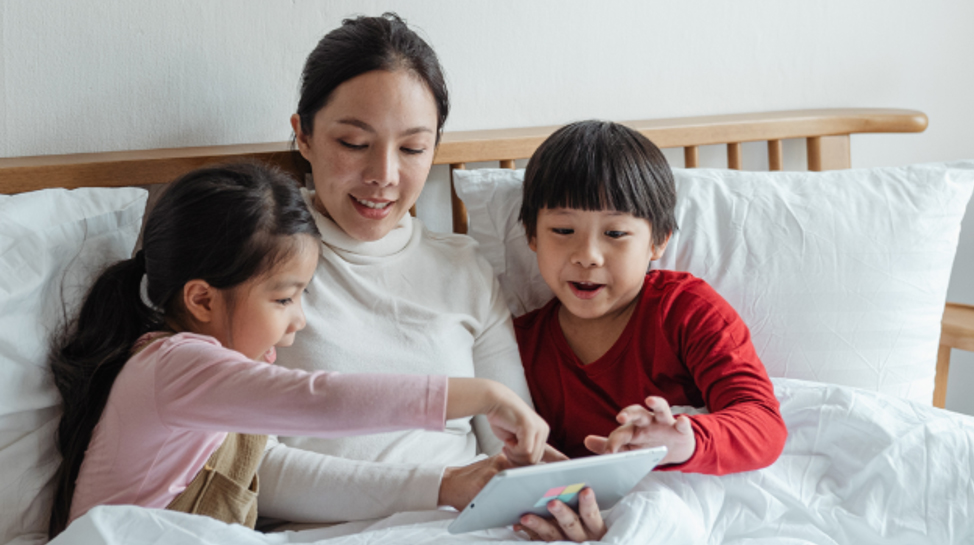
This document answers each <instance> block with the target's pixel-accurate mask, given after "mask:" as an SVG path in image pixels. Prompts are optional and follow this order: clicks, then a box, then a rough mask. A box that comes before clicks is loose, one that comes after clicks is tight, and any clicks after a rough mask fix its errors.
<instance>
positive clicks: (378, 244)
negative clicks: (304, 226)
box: [301, 189, 413, 261]
mask: <svg viewBox="0 0 974 545" xmlns="http://www.w3.org/2000/svg"><path fill="white" fill-rule="evenodd" d="M301 194H302V196H303V197H304V202H305V203H306V204H307V205H308V209H309V210H311V214H312V215H313V216H314V218H315V224H316V225H317V226H318V230H319V231H321V241H322V243H324V244H325V246H327V247H328V248H330V249H332V250H334V251H335V252H336V253H337V254H339V255H340V256H342V257H343V258H344V259H346V260H349V261H355V260H356V258H375V257H388V256H391V255H395V254H397V253H399V252H401V251H402V250H403V249H405V248H406V245H407V244H409V241H410V239H411V238H412V235H413V221H412V216H410V215H409V214H406V215H404V216H403V217H402V219H401V220H399V223H397V224H396V226H395V227H393V228H392V231H389V233H388V234H386V236H384V237H382V238H380V239H379V240H371V241H365V242H363V241H361V240H356V239H354V238H352V237H350V236H349V235H348V233H346V232H345V231H344V230H343V229H342V228H341V227H339V226H338V224H337V223H335V222H334V221H332V219H331V218H329V217H327V216H325V215H324V214H322V213H321V212H319V211H318V209H317V208H315V205H314V197H315V192H314V191H310V190H308V189H302V190H301Z"/></svg>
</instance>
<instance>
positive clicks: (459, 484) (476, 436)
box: [259, 14, 530, 523]
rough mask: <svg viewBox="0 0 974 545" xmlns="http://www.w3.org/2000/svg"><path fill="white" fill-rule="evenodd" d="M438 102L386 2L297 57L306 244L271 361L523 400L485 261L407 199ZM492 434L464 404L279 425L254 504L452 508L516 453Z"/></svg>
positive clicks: (443, 98) (437, 130)
mask: <svg viewBox="0 0 974 545" xmlns="http://www.w3.org/2000/svg"><path fill="white" fill-rule="evenodd" d="M448 110H449V101H448V97H447V90H446V85H445V83H444V80H443V74H442V71H441V69H440V66H439V62H438V61H437V58H436V54H435V53H434V52H433V50H432V48H430V47H429V45H427V44H426V42H424V41H423V40H422V39H421V38H419V36H417V35H416V34H415V33H414V32H413V31H411V30H409V28H408V27H407V26H406V25H405V23H404V22H403V21H402V20H401V19H399V17H398V16H396V15H392V14H386V15H384V16H383V17H360V18H357V19H352V20H346V21H344V22H343V24H342V26H341V27H340V28H338V29H336V30H334V31H332V32H330V33H329V34H328V35H326V36H325V37H324V38H323V39H322V40H321V42H319V44H318V46H317V47H316V48H315V49H314V51H312V52H311V54H310V55H309V56H308V60H307V63H306V65H305V68H304V72H303V77H302V85H301V99H300V102H299V104H298V111H297V113H295V114H294V115H293V116H292V117H291V125H292V127H293V128H294V134H295V141H296V144H297V148H298V150H299V151H300V152H301V154H302V155H303V156H304V157H305V158H306V159H307V160H308V161H309V162H310V163H311V169H312V176H313V179H314V191H313V192H306V193H305V197H306V201H307V203H308V205H309V207H310V208H311V209H312V210H313V213H314V215H315V218H316V221H317V225H318V228H319V230H320V231H321V233H322V245H321V249H322V255H321V258H320V260H319V262H318V267H317V271H316V274H315V278H314V281H313V282H312V284H311V285H309V287H308V293H307V295H306V296H305V297H306V299H305V309H306V317H307V328H306V331H305V333H304V334H303V335H302V336H300V337H299V338H298V339H297V340H296V342H295V344H294V346H292V347H290V348H287V349H282V350H280V352H279V355H278V360H277V361H278V362H279V364H281V365H285V366H288V367H294V368H301V369H306V370H329V371H344V372H389V373H416V374H429V373H440V374H447V375H450V376H458V377H464V376H477V377H484V378H491V379H494V380H497V381H499V382H502V383H504V384H506V385H508V386H510V387H511V388H512V389H513V390H514V391H515V392H517V393H518V395H520V396H521V397H522V398H523V399H525V400H526V401H529V400H530V399H529V393H528V388H527V385H526V383H525V380H524V372H523V369H522V367H521V362H520V358H519V355H518V349H517V344H516V341H515V337H514V331H513V327H512V323H511V318H510V314H509V312H508V310H507V308H506V306H505V304H504V299H503V297H502V296H501V293H500V288H499V286H498V284H497V281H496V280H495V279H494V276H493V273H492V271H491V268H490V266H489V265H488V264H487V263H486V262H485V261H484V260H483V259H481V258H479V257H478V256H477V255H476V253H475V251H474V243H473V241H472V240H471V239H469V238H467V237H463V236H458V235H451V234H438V233H431V232H429V231H427V230H426V228H425V227H424V226H423V224H422V223H421V222H420V221H419V220H416V219H414V218H412V217H410V215H409V214H408V211H409V209H410V208H411V207H412V206H413V204H415V202H416V199H417V198H418V197H419V193H420V191H421V190H422V189H423V185H424V183H425V181H426V177H427V175H428V174H429V170H430V167H431V165H432V161H433V153H434V151H435V149H436V145H437V143H438V141H439V138H440V135H441V133H442V129H443V123H444V122H445V120H446V117H447V113H448ZM502 447H503V445H502V444H501V443H500V441H498V440H497V438H496V437H494V436H493V434H492V433H491V432H490V429H489V427H488V426H487V425H486V421H484V420H482V419H480V418H474V419H472V420H471V419H462V420H453V421H450V422H448V423H447V429H446V431H445V432H424V431H420V432H415V433H414V432H404V433H399V432H395V433H386V434H381V435H376V436H371V437H368V438H359V439H351V440H345V439H337V440H330V439H329V440H322V439H317V438H307V437H291V438H281V443H280V444H277V445H274V446H272V447H271V448H269V449H268V451H267V453H266V455H265V458H264V461H263V463H262V466H261V470H260V479H261V493H260V500H259V501H260V505H259V508H260V513H261V515H262V516H268V517H274V518H280V519H285V520H289V521H294V522H317V523H320V522H339V521H350V520H362V519H371V518H376V517H382V516H387V515H390V514H392V513H395V512H400V511H414V510H426V509H436V508H437V507H438V506H442V505H450V506H453V507H456V508H457V509H462V508H463V507H464V506H465V505H466V504H467V503H468V502H469V501H470V499H472V498H473V496H474V495H476V493H477V492H478V491H479V490H480V488H481V487H482V486H483V485H484V484H486V482H487V481H488V480H490V478H491V477H492V476H493V475H494V474H495V473H496V472H497V471H499V470H501V469H505V468H507V467H510V466H511V465H512V464H514V463H517V462H523V461H520V460H508V459H507V458H506V457H505V456H504V455H503V454H502V453H501V449H502ZM479 453H486V454H487V455H489V456H490V457H489V458H484V459H481V460H479V461H476V460H477V456H478V454H479ZM481 458H483V457H481ZM471 462H475V463H473V464H472V465H467V464H470V463H471Z"/></svg>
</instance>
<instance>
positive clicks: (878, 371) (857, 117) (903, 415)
mask: <svg viewBox="0 0 974 545" xmlns="http://www.w3.org/2000/svg"><path fill="white" fill-rule="evenodd" d="M627 124H628V125H630V126H632V127H633V128H636V129H637V130H639V131H641V132H643V133H644V134H646V135H647V136H648V137H649V138H650V139H652V140H653V141H654V142H655V143H657V145H659V146H660V147H661V148H664V149H669V150H670V151H668V154H669V155H668V156H669V157H670V159H671V161H672V163H673V164H674V166H675V167H680V168H676V169H675V171H676V177H677V183H678V189H679V195H680V196H679V202H680V204H679V205H678V221H679V223H680V226H681V229H680V230H679V231H678V233H677V234H676V235H675V236H674V239H673V241H672V242H671V245H670V249H669V250H668V251H667V255H666V256H665V257H664V259H663V260H662V262H661V263H659V264H658V266H660V267H664V268H675V269H680V270H688V271H690V272H693V273H694V274H696V275H697V276H701V277H702V278H704V279H705V280H707V281H708V282H709V283H711V284H712V285H713V286H714V287H715V288H716V289H717V290H718V292H720V293H721V294H722V295H723V296H724V297H725V298H726V299H728V300H729V301H730V302H731V303H732V304H733V305H734V306H735V308H736V309H737V310H738V311H739V312H740V313H741V315H742V316H743V317H744V319H745V321H746V322H747V323H748V325H749V327H750V328H751V329H752V333H753V335H754V341H755V346H756V347H757V349H758V352H759V354H760V355H761V357H762V360H763V361H764V362H765V364H766V366H767V367H768V371H769V374H770V375H771V376H772V377H773V379H772V380H773V381H774V384H775V392H776V395H777V396H778V398H779V400H780V402H781V408H782V414H783V416H784V418H785V421H786V424H787V425H788V428H789V439H788V443H787V445H786V447H785V451H784V453H783V454H782V456H781V458H780V459H779V460H778V462H776V463H775V464H773V465H772V466H771V467H769V468H766V469H764V470H761V471H755V472H748V473H743V474H738V475H731V476H725V477H719V478H718V477H711V476H704V475H683V474H664V473H654V474H651V475H650V476H649V477H647V478H646V479H645V480H644V481H643V482H642V483H640V485H639V486H638V487H637V489H636V490H635V491H634V492H633V493H632V494H630V495H629V496H627V497H626V498H625V499H624V500H623V501H622V502H621V503H620V504H619V505H618V506H617V507H615V508H614V509H613V510H611V511H610V512H609V513H608V521H609V523H610V532H609V534H608V535H607V536H606V538H605V541H607V542H612V543H741V544H743V543H748V544H753V543H853V542H862V543H873V542H879V541H882V542H884V543H887V542H888V543H920V542H924V543H971V542H974V522H972V521H974V476H972V473H974V419H972V418H971V417H967V416H964V415H960V414H956V413H952V412H949V411H946V410H943V409H942V407H943V405H944V401H945V397H946V386H947V381H948V376H949V374H948V371H949V362H950V351H951V349H963V350H974V308H972V307H969V306H965V305H959V304H952V303H947V302H946V301H945V294H946V288H947V282H948V279H949V274H950V269H951V264H952V262H953V257H954V253H955V250H956V245H957V240H958V234H959V230H960V222H961V218H962V217H963V212H964V210H965V207H966V203H967V201H968V199H969V198H970V196H971V192H972V190H974V162H971V161H959V162H955V163H938V164H928V165H913V166H910V167H899V168H885V169H883V168H879V169H862V170H855V169H850V168H849V167H850V166H851V159H850V153H851V138H850V135H852V134H862V133H876V132H922V131H923V130H924V129H925V128H926V125H927V119H926V116H925V115H924V114H922V113H920V112H916V111H909V110H888V109H834V110H803V111H787V112H766V113H755V114H739V115H722V116H709V117H696V118H678V119H657V120H646V121H634V122H628V123H627ZM555 128H556V127H535V128H522V129H508V130H488V131H469V132H453V133H447V134H445V135H444V138H443V141H442V143H441V145H440V147H439V149H438V151H437V154H436V159H435V161H434V163H435V164H437V165H445V166H444V167H440V168H441V169H442V170H443V171H446V169H447V168H448V169H449V178H450V180H452V181H453V183H450V184H449V198H448V199H443V202H441V203H433V204H430V202H429V201H430V199H421V200H420V205H419V206H420V210H414V213H417V214H419V216H420V217H421V218H422V217H424V214H430V213H431V211H430V210H427V209H424V208H423V207H424V206H427V207H440V206H449V207H450V209H449V210H450V211H449V213H448V214H449V218H451V220H452V228H453V231H455V232H457V233H467V234H469V235H470V236H473V237H474V238H475V239H477V240H478V242H479V243H480V247H481V249H482V251H483V254H484V256H485V258H486V259H487V260H488V261H490V263H491V265H492V266H493V267H494V270H495V272H496V273H497V275H498V278H499V280H500V281H501V283H502V285H504V286H505V289H506V291H507V293H508V304H509V306H510V307H511V309H512V312H514V313H515V314H516V313H519V312H523V311H525V310H530V309H531V308H532V307H533V306H536V305H537V304H538V302H539V301H543V300H544V299H545V297H547V295H546V294H545V292H544V289H543V283H540V282H539V280H538V278H537V276H536V271H534V270H532V269H531V262H532V261H531V260H532V256H531V255H530V253H525V249H526V243H525V242H524V239H523V232H519V231H518V225H517V222H516V206H517V199H518V198H519V196H518V183H519V180H520V178H519V176H521V175H522V174H523V173H522V172H521V171H519V170H518V169H517V168H515V167H516V166H518V163H517V161H520V162H521V164H522V165H523V160H524V159H525V158H527V157H529V156H530V155H531V153H532V152H533V150H534V149H535V148H536V147H537V146H538V145H539V144H540V143H541V142H542V141H543V140H544V138H545V137H546V136H547V135H548V134H550V133H551V132H552V131H553V130H554V129H555ZM863 138H867V136H864V137H863ZM802 141H804V146H802V145H801V142H802ZM755 142H766V148H764V144H754V143H755ZM756 145H758V146H761V147H762V150H761V151H760V153H758V154H757V155H758V156H759V158H760V159H759V160H758V161H754V160H753V159H752V155H753V153H752V154H747V153H745V149H747V150H749V151H750V152H754V150H755V146H756ZM714 146H720V147H722V148H725V149H726V168H697V167H699V166H700V165H701V157H702V156H703V155H707V154H710V155H708V157H712V156H713V151H714V149H715V148H714ZM764 150H766V151H764ZM681 151H682V153H680V152H681ZM786 151H787V152H795V153H789V154H786V153H785V152H786ZM681 155H682V157H681ZM791 155H797V159H796V158H795V157H792V156H791ZM765 157H766V160H765ZM243 158H247V159H257V160H261V161H265V162H269V163H273V164H277V165H279V166H281V167H283V168H285V169H286V170H289V171H290V172H292V173H293V174H294V175H295V177H296V178H297V179H299V180H301V179H304V176H305V175H306V174H307V172H308V165H307V164H305V163H304V162H303V161H302V160H301V159H300V158H299V157H297V156H296V154H294V153H292V152H291V151H290V150H289V147H288V144H287V143H270V144H255V145H235V146H214V147H204V148H182V149H160V150H143V151H126V152H112V153H98V154H82V155H66V156H44V157H23V158H8V159H0V270H2V271H3V272H2V273H0V377H2V378H0V467H3V468H4V469H3V473H2V477H0V543H2V542H11V543H35V542H36V543H43V542H45V541H46V540H45V539H44V537H43V535H42V533H39V532H42V531H43V528H44V527H45V524H44V520H46V519H45V517H46V512H45V509H46V502H47V501H48V499H49V493H50V491H49V490H48V489H47V487H46V486H45V485H46V483H47V481H48V480H49V479H50V476H51V474H52V473H53V469H54V463H55V462H56V459H55V457H54V454H53V445H52V441H51V433H52V430H53V423H54V422H56V417H57V415H56V413H55V410H54V408H53V407H54V405H55V403H56V401H57V398H56V394H55V393H54V390H53V386H52V385H50V383H49V379H48V378H47V375H46V371H45V370H44V353H45V349H46V339H47V338H48V336H49V335H50V334H51V332H52V330H53V327H54V326H55V325H56V321H57V318H58V317H59V314H58V313H59V309H60V306H59V304H60V302H61V301H62V300H64V301H66V302H68V304H69V307H70V306H71V304H72V302H74V301H76V300H77V298H78V297H79V296H80V292H81V290H82V289H83V286H84V285H85V284H86V282H87V280H88V279H90V277H91V275H92V274H94V273H95V272H97V270H98V269H99V268H100V267H101V266H103V265H104V264H105V263H106V262H108V261H111V260H113V259H120V258H123V257H128V254H129V253H130V252H131V251H132V248H133V246H134V244H135V242H136V238H137V236H138V231H139V227H140V226H141V219H142V214H143V210H144V207H145V205H146V202H147V199H148V200H151V197H150V196H149V193H154V191H150V192H146V191H144V190H142V189H138V188H135V187H133V186H147V187H150V188H153V187H155V188H157V187H158V186H157V184H163V183H165V182H167V181H169V180H171V179H173V178H174V177H176V176H177V175H179V174H181V173H183V172H186V171H188V170H190V169H192V168H195V167H198V166H201V165H205V164H211V163H216V162H224V161H230V160H236V159H243ZM745 160H748V161H749V162H755V163H758V162H759V163H761V164H760V165H759V166H760V167H761V171H744V170H742V167H743V166H744V162H745ZM800 160H807V171H796V170H785V168H786V167H789V168H790V169H794V165H795V164H796V162H797V161H800ZM681 162H682V164H680V163H681ZM474 164H476V166H477V167H478V168H476V169H474V168H470V169H468V168H467V167H468V166H474ZM485 166H486V167H490V168H479V167H485ZM721 167H723V165H721ZM765 167H766V171H764V169H765ZM55 188H61V189H55ZM76 188H77V189H78V190H77V191H65V189H76ZM428 189H429V188H428ZM40 190H50V191H40ZM436 212H437V213H439V214H441V215H442V214H444V212H443V211H442V210H438V211H436ZM453 517H455V513H452V512H449V511H434V512H417V513H401V514H397V515H394V516H392V517H389V518H387V519H383V520H380V521H372V522H358V523H349V524H346V525H340V526H335V527H330V528H322V529H312V530H305V531H301V532H287V533H278V534H267V535H264V534H260V533H257V532H253V531H250V530H247V529H245V528H242V527H239V526H228V525H225V524H222V523H219V522H216V521H213V520H210V519H206V518H203V517H195V516H191V515H184V514H180V513H170V512H161V511H155V510H147V509H141V508H137V507H131V506H117V507H101V508H97V509H95V510H93V511H92V512H90V513H89V514H88V515H86V516H84V517H82V518H81V519H79V520H78V521H76V522H75V523H74V524H72V526H71V527H70V528H69V529H68V530H67V531H66V532H65V533H64V534H62V535H61V536H59V537H58V538H57V539H56V540H54V542H53V543H75V544H96V543H97V544H101V543H112V544H114V543H135V542H145V543H160V544H165V543H261V544H265V543H298V542H300V543H308V542H321V543H336V544H341V543H380V542H381V543H417V542H422V543H453V542H505V541H518V540H522V539H523V536H519V535H517V534H515V533H513V532H512V531H511V530H510V529H497V530H492V531H488V532H477V533H472V534H466V535H462V536H452V535H450V534H448V533H447V532H446V526H447V525H448V524H449V521H450V520H451V519H452V518H453Z"/></svg>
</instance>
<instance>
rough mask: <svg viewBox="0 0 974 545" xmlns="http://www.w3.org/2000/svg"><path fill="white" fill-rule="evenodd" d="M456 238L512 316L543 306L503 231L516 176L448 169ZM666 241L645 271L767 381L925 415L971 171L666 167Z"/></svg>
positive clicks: (516, 191)
mask: <svg viewBox="0 0 974 545" xmlns="http://www.w3.org/2000/svg"><path fill="white" fill-rule="evenodd" d="M454 173H455V174H454V176H455V185H456V188H457V193H458V194H459V195H460V197H461V199H463V201H464V203H465V204H466V205H467V210H468V211H469V214H470V229H469V232H470V235H471V236H473V237H474V238H475V239H476V240H477V241H478V242H479V243H480V246H481V251H482V252H483V253H484V255H485V256H486V258H487V259H488V261H490V263H491V265H492V266H493V267H494V270H495V272H496V273H497V275H498V278H499V280H500V283H501V285H502V286H503V287H504V289H505V290H506V291H507V293H508V299H507V302H508V306H509V307H510V309H511V312H512V313H513V314H515V315H519V314H523V313H524V312H527V311H530V310H533V309H534V308H537V307H539V306H541V305H543V304H544V303H545V302H547V301H548V300H549V299H550V298H551V292H550V290H548V289H547V286H544V283H543V281H542V280H541V276H540V273H539V272H538V268H537V262H536V261H535V256H534V253H533V252H531V250H530V249H529V248H528V247H527V242H526V240H525V238H524V230H523V228H522V227H521V225H520V223H519V222H518V221H517V216H518V212H519V211H520V206H521V190H520V186H521V181H522V180H523V176H524V174H523V171H512V170H505V169H485V170H471V171H464V170H456V171H454ZM674 174H675V177H676V184H677V192H678V196H677V207H676V217H677V224H678V225H679V228H680V229H679V231H677V232H676V233H674V235H673V238H672V239H671V240H670V244H669V247H668V248H667V250H666V253H665V254H664V256H663V258H662V259H660V260H659V261H658V262H654V264H653V265H652V267H653V268H663V269H674V270H679V271H688V272H690V273H692V274H694V275H696V276H698V277H700V278H702V279H704V280H706V281H707V282H708V283H709V284H710V285H711V286H713V287H714V288H715V289H716V290H717V291H718V292H719V293H720V294H721V295H722V296H723V297H724V298H725V299H727V301H728V302H730V304H731V305H733V306H734V308H735V309H736V310H737V311H738V313H739V314H740V315H741V317H742V318H743V319H744V321H745V323H747V325H748V326H749V327H750V329H751V335H752V340H753V342H754V346H755V348H756V349H757V351H758V355H759V356H760V357H761V360H762V361H763V362H764V364H765V367H766V368H767V370H768V373H769V374H770V375H771V376H777V377H786V378H795V379H805V380H816V381H820V382H830V383H835V384H843V385H848V386H855V387H860V388H865V389H869V390H873V391H879V392H884V393H888V394H892V395H896V396H899V397H902V398H906V399H910V400H913V401H918V402H921V403H924V404H930V403H931V402H932V401H931V400H932V397H933V381H934V375H935V373H936V363H935V362H936V354H937V347H938V345H939V338H940V320H941V316H942V314H943V310H944V303H945V300H946V293H947V284H948V281H949V278H950V270H951V266H952V264H953V260H954V253H955V252H956V249H957V240H958V236H959V234H960V224H961V219H962V217H963V215H964V210H965V209H966V206H967V201H968V200H969V199H970V196H971V192H972V190H974V161H964V162H955V163H946V164H944V163H939V164H923V165H914V166H909V167H900V168H875V169H857V170H840V171H829V172H773V173H772V172H742V171H733V170H713V169H692V170H684V169H674Z"/></svg>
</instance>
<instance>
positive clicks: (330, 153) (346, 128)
mask: <svg viewBox="0 0 974 545" xmlns="http://www.w3.org/2000/svg"><path fill="white" fill-rule="evenodd" d="M436 123H437V111H436V103H435V102H434V99H433V94H432V93H431V92H430V90H429V89H428V88H427V87H426V85H425V84H424V83H423V82H422V81H421V80H419V79H417V77H416V76H414V75H412V74H411V73H409V72H407V71H403V70H396V71H394V72H387V71H385V70H374V71H372V72H367V73H365V74H362V75H360V76H357V77H355V78H352V79H350V80H348V81H346V82H345V83H342V84H341V85H339V86H338V87H337V88H336V89H335V91H334V92H332V95H331V97H329V99H328V102H327V103H326V104H325V106H324V107H323V108H322V109H321V110H319V111H318V113H317V114H315V118H314V130H313V133H312V134H306V133H303V132H302V131H301V123H300V119H299V118H298V116H297V114H295V115H293V116H291V126H292V127H293V128H294V134H295V135H296V136H297V143H298V149H299V150H300V151H301V155H303V156H304V158H305V159H307V160H308V162H310V163H311V170H312V173H313V175H314V184H315V193H316V198H315V207H316V208H318V209H319V211H320V212H322V213H323V214H325V215H327V216H328V217H330V218H331V219H332V220H333V221H334V222H335V223H336V224H338V226H339V227H341V228H342V229H343V230H344V231H345V232H346V233H348V234H349V236H351V237H352V238H354V239H356V240H361V241H370V240H379V239H381V238H382V237H384V236H386V234H388V233H389V231H391V230H392V229H393V228H394V227H395V226H396V224H397V223H399V220H400V219H402V217H403V216H404V215H405V214H406V213H407V212H408V211H409V209H410V208H411V207H412V206H413V205H414V204H415V203H416V199H418V198H419V193H420V191H422V189H423V185H424V184H425V183H426V176H427V175H428V174H429V170H430V166H431V165H432V164H433V153H434V151H435V146H436V129H437V127H436Z"/></svg>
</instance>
